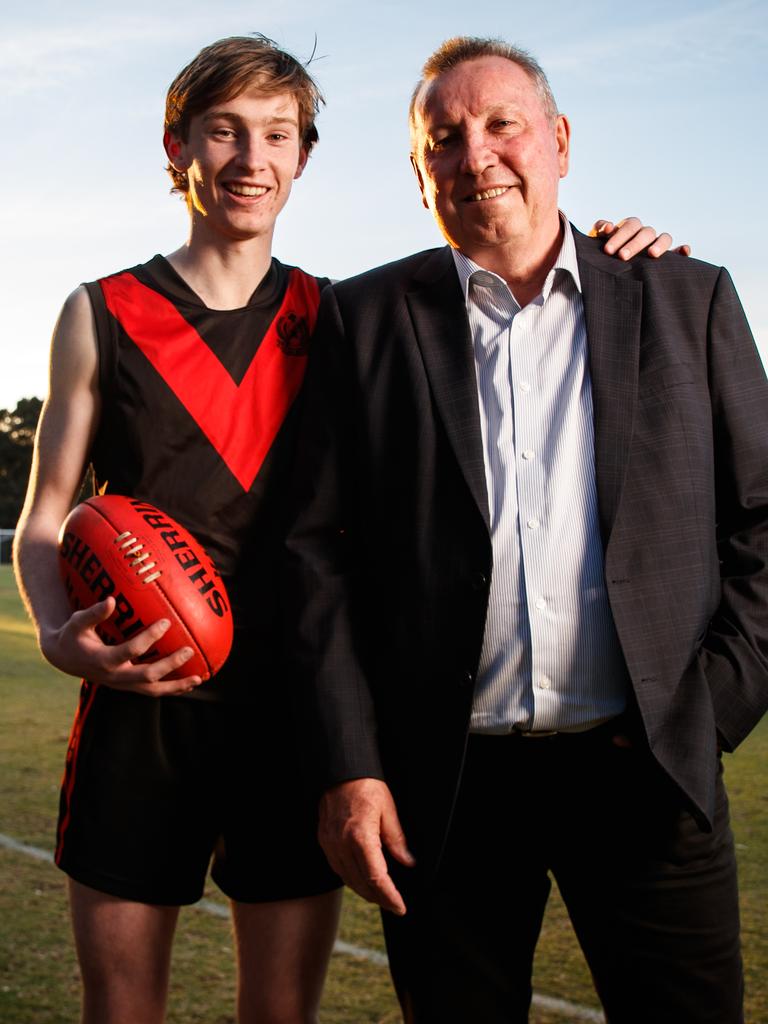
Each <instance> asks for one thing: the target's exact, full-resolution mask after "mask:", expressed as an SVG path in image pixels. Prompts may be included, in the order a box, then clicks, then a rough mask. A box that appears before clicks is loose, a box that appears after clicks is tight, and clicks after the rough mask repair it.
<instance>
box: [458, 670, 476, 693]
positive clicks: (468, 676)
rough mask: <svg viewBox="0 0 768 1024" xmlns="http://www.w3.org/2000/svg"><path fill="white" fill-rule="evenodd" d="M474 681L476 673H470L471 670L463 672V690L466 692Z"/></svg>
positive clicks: (461, 685)
mask: <svg viewBox="0 0 768 1024" xmlns="http://www.w3.org/2000/svg"><path fill="white" fill-rule="evenodd" d="M474 681H475V674H474V672H470V671H469V669H466V671H464V672H462V673H461V675H460V676H459V686H460V687H461V688H462V690H465V689H467V687H469V686H472V684H473V683H474Z"/></svg>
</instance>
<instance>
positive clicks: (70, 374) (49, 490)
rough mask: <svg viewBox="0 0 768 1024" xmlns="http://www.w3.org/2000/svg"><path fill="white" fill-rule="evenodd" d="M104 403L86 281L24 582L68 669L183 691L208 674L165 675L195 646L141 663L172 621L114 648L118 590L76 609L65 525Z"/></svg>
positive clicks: (22, 551) (50, 424)
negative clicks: (111, 631)
mask: <svg viewBox="0 0 768 1024" xmlns="http://www.w3.org/2000/svg"><path fill="white" fill-rule="evenodd" d="M100 405H101V401H100V395H99V390H98V350H97V344H96V329H95V324H94V319H93V311H92V309H91V303H90V300H89V298H88V294H87V292H86V290H85V289H84V288H78V289H77V290H76V291H74V292H73V293H72V295H70V297H69V298H68V299H67V301H66V302H65V304H64V308H63V309H62V311H61V315H60V317H59V321H58V323H57V325H56V329H55V331H54V336H53V345H52V348H51V373H50V391H49V396H48V398H47V399H46V401H45V404H44V406H43V411H42V414H41V417H40V424H39V426H38V431H37V437H36V440H35V452H34V458H33V462H32V473H31V475H30V480H29V487H28V490H27V496H26V500H25V503H24V509H23V511H22V514H21V519H20V520H19V525H18V529H17V532H16V545H15V555H14V559H15V566H16V578H17V580H18V583H19V589H20V590H21V593H22V596H23V598H24V601H25V603H26V605H27V608H28V610H29V613H30V615H31V617H32V620H33V622H34V624H35V627H36V629H37V636H38V642H39V644H40V650H41V651H42V653H43V655H44V656H45V657H46V659H47V660H48V661H49V662H50V663H51V664H52V665H54V666H55V667H56V668H58V669H60V670H61V671H62V672H67V673H69V674H70V675H75V676H82V677H84V678H86V679H89V680H91V681H92V682H96V683H103V684H105V685H107V686H112V687H115V688H116V689H126V690H134V691H136V692H137V693H145V694H153V695H156V696H162V695H164V694H175V693H181V692H184V691H186V690H189V689H191V688H192V687H193V686H194V685H196V684H197V683H199V681H200V679H199V677H197V676H192V677H189V678H187V679H177V680H171V681H167V682H159V681H158V680H160V679H162V677H163V676H165V675H167V674H168V673H169V672H171V671H172V670H173V669H175V668H178V667H179V666H180V665H183V664H184V662H185V661H187V660H188V658H189V657H190V655H191V653H192V652H191V651H188V649H187V648H183V649H182V650H181V651H176V652H175V653H174V654H172V655H170V656H169V657H167V658H163V659H162V660H160V661H157V662H154V663H152V664H148V665H134V664H133V663H132V659H134V658H136V657H139V656H140V655H142V654H144V653H145V651H147V650H149V649H150V648H151V646H152V644H153V643H154V642H155V641H156V640H157V639H158V638H159V637H160V636H162V634H163V633H164V632H165V630H166V629H167V624H166V623H163V622H162V621H161V622H156V623H153V624H152V625H151V626H150V627H149V628H147V629H146V630H144V631H143V632H142V633H139V634H138V635H137V636H135V637H133V638H131V640H130V641H128V642H126V643H124V644H120V645H118V646H115V647H109V646H107V645H106V644H104V643H102V641H101V640H100V639H99V637H98V635H97V634H96V631H95V626H96V625H98V623H99V622H103V621H104V620H105V619H107V618H108V617H109V616H110V615H111V614H112V611H113V610H114V598H112V597H108V598H107V599H106V600H104V601H99V602H98V604H96V605H94V606H93V607H92V608H89V609H86V610H85V611H81V612H75V613H74V614H73V613H72V612H71V609H70V607H69V602H68V600H67V595H66V592H65V590H64V585H63V583H62V582H61V579H60V577H59V567H58V561H57V539H58V533H59V528H60V527H61V524H62V522H63V521H64V519H65V518H66V515H67V513H68V512H69V510H70V509H71V508H72V505H73V504H74V502H75V499H76V497H77V494H78V491H79V489H80V485H81V482H82V479H83V474H84V472H85V468H86V466H87V464H88V460H89V453H90V449H91V444H92V443H93V439H94V436H95V434H96V429H97V427H98V423H99V414H100ZM187 652H188V653H187Z"/></svg>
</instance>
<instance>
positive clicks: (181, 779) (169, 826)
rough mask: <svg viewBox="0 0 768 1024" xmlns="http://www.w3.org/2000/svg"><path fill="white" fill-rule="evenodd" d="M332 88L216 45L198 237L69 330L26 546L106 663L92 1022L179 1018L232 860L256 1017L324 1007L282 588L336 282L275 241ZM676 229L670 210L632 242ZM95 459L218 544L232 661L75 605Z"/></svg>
mask: <svg viewBox="0 0 768 1024" xmlns="http://www.w3.org/2000/svg"><path fill="white" fill-rule="evenodd" d="M320 99H321V97H320V94H319V92H318V89H317V86H316V85H315V83H314V82H313V81H312V79H311V78H310V77H309V75H308V74H307V73H306V71H305V69H304V68H303V67H302V66H301V65H300V64H298V63H297V62H296V61H295V60H294V58H292V57H291V56H289V55H288V54H286V53H284V52H283V51H281V50H280V49H278V48H277V47H276V46H275V45H274V44H273V43H272V42H271V41H269V40H267V39H264V38H261V37H256V38H233V39H225V40H221V41H220V42H217V43H214V44H213V45H212V46H209V47H206V48H205V49H204V50H203V51H202V52H201V53H200V54H199V55H198V56H197V57H196V58H195V60H194V61H192V63H191V64H190V65H189V66H188V67H187V68H185V69H184V70H183V71H182V72H181V73H180V74H179V76H178V77H177V78H176V80H175V81H174V83H173V84H172V85H171V87H170V90H169V93H168V99H167V106H166V134H165V140H164V141H165V148H166V152H167V154H168V159H169V171H170V174H171V176H172V178H173V182H174V186H175V189H176V190H178V191H180V192H183V193H184V194H185V195H186V197H187V202H188V207H189V214H190V236H189V240H188V242H187V243H186V244H185V245H183V246H182V247H181V248H179V249H178V250H176V251H175V252H173V253H171V254H170V256H168V257H167V258H163V257H160V256H156V257H154V258H153V259H152V260H150V261H149V262H148V263H146V264H144V265H142V266H139V267H134V268H133V269H132V270H129V271H125V272H123V273H120V274H116V275H112V276H110V277H107V278H104V279H103V280H100V281H98V282H96V283H94V284H89V285H86V286H84V287H81V288H79V289H77V291H75V292H74V293H73V295H72V296H70V298H69V299H68V300H67V302H66V304H65V306H64V309H63V311H62V314H61V318H60V320H59V323H58V326H57V328H56V332H55V337H54V343H53V354H52V366H51V390H50V395H49V398H48V400H47V402H46V405H45V410H44V414H43V417H42V420H41V424H40V430H39V434H38V442H37V452H36V459H35V466H34V469H33V473H32V478H31V483H30V489H29V496H28V499H27V504H26V507H25V512H24V515H23V517H22V520H21V523H20V526H19V534H18V547H17V560H18V561H17V567H18V573H19V579H20V581H21V583H22V586H23V590H24V592H25V595H26V599H27V603H28V605H29V608H30V610H31V613H32V616H33V618H34V620H35V623H36V626H37V630H38V636H39V641H40V646H41V649H42V651H43V654H44V655H45V657H46V658H47V659H48V660H49V661H50V662H51V663H52V664H53V665H55V666H56V667H57V668H59V669H61V670H62V671H64V672H68V673H70V674H72V675H76V676H81V677H83V678H84V679H86V680H87V682H85V683H84V684H83V688H82V694H81V702H80V708H79V711H78V715H77V718H76V721H75V726H74V728H73V733H72V740H71V743H70V749H69V753H68V761H67V771H66V776H65V782H64V786H63V789H62V796H61V814H60V821H59V831H58V845H57V853H56V859H57V863H58V864H59V866H60V867H61V868H62V869H63V870H65V871H66V872H67V873H68V874H69V876H70V899H71V906H72V918H73V923H74V930H75V937H76V943H77V950H78V956H79V959H80V965H81V970H82V976H83V982H84V1010H83V1020H84V1022H85V1024H123V1022H130V1024H136V1022H137V1021H140V1022H142V1024H156V1022H160V1021H161V1020H162V1019H163V1016H164V1008H165V1002H166V993H167V986H168V975H169V965H170V955H171V944H172V939H173V932H174V928H175V925H176V920H177V916H178V908H179V906H180V905H182V904H188V903H192V902H194V901H196V900H197V899H199V898H200V896H201V894H202V892H203V885H204V880H205V876H206V872H207V867H208V863H209V860H210V859H211V857H213V869H212V876H213V878H214V880H215V881H216V882H217V884H218V885H219V886H220V888H221V889H222V890H223V891H224V892H225V893H226V894H227V895H228V896H229V897H230V898H231V900H232V908H233V917H234V925H235V930H236V938H237V955H238V966H239V991H238V1004H239V1005H238V1015H239V1020H240V1021H241V1024H252V1022H256V1021H259V1022H271V1021H274V1022H278V1021H279V1022H281V1024H285V1022H295V1024H307V1022H310V1021H314V1020H315V1019H316V1016H317V1007H318V1002H319V998H320V992H321V988H322V982H323V977H324V973H325V969H326V966H327V962H328V957H329V955H330V952H331V947H332V943H333V937H334V933H335V929H336V922H337V917H338V909H339V900H340V895H339V881H338V879H337V877H336V876H335V875H334V874H333V873H332V872H331V870H330V869H329V867H328V865H327V863H326V861H325V859H324V857H323V855H322V853H321V851H320V849H319V847H318V846H317V843H316V840H315V837H314V833H315V817H316V815H315V809H314V808H315V804H314V800H313V798H312V796H311V795H309V794H308V792H307V790H306V788H305V786H304V783H303V781H302V779H301V777H300V772H299V768H298V765H299V764H300V763H301V754H300V752H299V751H298V750H296V749H295V746H294V734H295V730H294V729H293V728H292V722H291V714H290V709H289V697H288V693H287V692H286V691H287V690H288V689H289V688H288V687H286V686H285V685H284V671H283V668H282V662H281V652H280V650H279V648H278V646H277V640H276V638H277V637H278V636H279V633H280V630H279V628H278V624H277V622H276V619H275V607H276V604H277V602H276V592H277V586H276V560H277V558H278V557H279V552H280V547H281V540H282V525H283V518H282V496H283V494H284V492H285V486H284V484H285V472H286V468H287V465H288V463H289V461H290V457H291V450H292V447H293V443H294V427H295V422H294V416H293V414H292V411H291V407H292V402H293V399H294V397H295V394H296V392H297V390H298V388H299V386H300V383H301V376H302V373H303V365H304V360H305V358H306V351H307V342H308V338H309V334H310V332H311V329H312V326H313V324H314V319H315V312H316V308H317V303H318V297H319V290H320V288H321V286H322V284H323V283H324V282H322V281H317V280H316V279H314V278H312V277H309V276H308V275H306V274H304V273H302V272H301V271H300V270H298V269H296V268H289V267H286V266H283V265H282V264H280V263H279V262H278V261H277V260H275V259H273V258H272V255H271V246H272V235H273V230H274V225H275V220H276V218H277V216H278V214H279V213H280V210H281V209H282V208H283V206H284V204H285V203H286V201H287V199H288V197H289V195H290V191H291V187H292V184H293V181H294V180H295V179H296V178H298V177H299V176H300V175H301V174H302V172H303V170H304V168H305V165H306V162H307V159H308V156H309V153H310V150H311V148H312V145H313V144H314V142H315V141H316V140H317V132H316V129H315V126H314V118H315V115H316V113H317V109H318V104H319V102H320ZM634 230H635V225H634V224H629V225H628V226H625V229H624V230H623V231H622V232H620V233H619V234H617V235H616V236H615V237H614V239H613V240H612V243H613V247H614V248H615V249H616V248H618V247H620V246H621V245H623V244H624V243H627V242H629V236H631V235H632V233H633V231H634ZM649 236H650V238H649ZM653 237H654V233H653V232H652V231H649V230H648V229H646V230H645V231H644V232H640V234H639V236H638V237H637V239H636V241H635V242H629V244H630V248H631V249H634V250H636V249H638V248H640V247H642V245H645V244H647V243H648V242H649V241H650V240H652V239H653ZM667 244H668V240H667V239H666V238H664V237H662V238H660V239H659V240H658V241H657V247H658V248H660V249H662V250H663V249H664V248H666V245H667ZM89 462H90V463H92V465H93V467H94V471H95V476H96V482H97V486H98V487H99V489H103V488H106V489H108V490H109V491H110V492H113V493H124V494H128V495H132V496H136V497H140V498H143V499H146V500H148V501H151V502H152V503H154V504H156V505H158V506H159V507H160V508H161V509H163V511H165V512H167V513H168V514H169V515H171V516H173V517H174V518H176V519H178V520H179V521H181V522H182V523H183V524H184V525H185V526H186V527H188V528H189V529H190V530H191V531H192V533H193V534H194V535H196V537H197V538H198V539H199V540H200V541H201V542H202V543H203V544H204V546H205V547H206V548H207V550H208V552H209V553H210V554H211V555H212V556H213V557H214V559H215V560H216V562H217V565H218V567H219V569H220V571H221V573H222V576H223V577H224V579H225V581H226V584H227V587H228V590H229V594H230V598H231V599H232V603H233V608H234V612H235V622H236V638H235V645H234V649H233V652H232V655H231V657H230V659H229V661H228V663H227V665H226V666H225V667H224V669H223V670H222V671H221V672H220V673H219V674H218V676H217V677H216V678H215V679H213V680H211V681H210V682H207V683H205V684H202V685H201V684H200V680H199V679H198V678H196V677H192V676H190V677H187V678H184V679H181V680H174V681H168V680H165V679H164V677H165V676H166V675H167V674H168V673H169V672H170V671H171V670H172V669H174V668H178V667H179V666H180V665H183V663H184V662H185V661H186V659H187V658H188V657H189V652H188V651H186V650H180V651H177V652H176V653H174V654H173V655H171V656H170V657H167V658H163V659H162V660H160V661H158V662H156V663H155V664H152V665H147V664H143V663H142V664H135V663H134V662H135V659H136V658H137V657H139V656H140V655H141V654H142V653H144V652H145V651H147V650H149V649H150V647H151V646H152V644H153V642H154V641H155V640H156V639H157V637H158V636H160V635H161V634H162V632H163V630H164V629H165V628H167V626H166V624H165V623H163V622H158V623H155V624H153V625H151V626H150V627H149V628H148V629H146V630H145V631H144V632H143V633H141V634H140V635H138V636H136V637H135V638H133V639H132V640H130V641H129V642H127V643H124V644H122V645H119V646H117V647H106V646H105V645H104V644H102V642H101V641H100V640H99V638H98V635H97V633H96V631H95V627H96V626H97V625H98V624H99V622H101V621H103V620H105V619H106V618H107V617H108V616H109V615H110V613H111V611H112V609H113V601H112V599H111V598H110V599H107V600H105V601H102V602H100V603H99V604H97V605H95V606H94V607H93V608H91V609H89V610H87V611H82V612H76V613H75V614H70V610H69V608H68V605H67V601H66V597H65V594H64V591H63V588H62V586H61V584H60V582H59V580H58V572H57V565H56V542H57V534H58V530H59V527H60V525H61V522H62V520H63V519H64V517H65V516H66V514H67V512H68V510H69V508H70V507H71V505H72V503H73V502H74V500H75V498H76V495H77V492H78V489H79V486H80V481H81V479H82V476H83V472H84V469H85V467H86V465H87V464H88V463H89ZM148 697H161V698H162V699H161V700H149V699H147V698H148Z"/></svg>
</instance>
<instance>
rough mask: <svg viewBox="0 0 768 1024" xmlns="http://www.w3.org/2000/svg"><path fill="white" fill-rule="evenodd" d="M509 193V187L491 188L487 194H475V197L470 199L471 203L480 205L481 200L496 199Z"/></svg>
mask: <svg viewBox="0 0 768 1024" xmlns="http://www.w3.org/2000/svg"><path fill="white" fill-rule="evenodd" d="M508 191H509V186H508V185H505V186H504V188H489V189H488V191H487V192H475V194H474V195H473V196H470V197H469V201H470V202H471V203H479V202H480V200H481V199H495V198H496V196H503V195H504V193H505V192H508Z"/></svg>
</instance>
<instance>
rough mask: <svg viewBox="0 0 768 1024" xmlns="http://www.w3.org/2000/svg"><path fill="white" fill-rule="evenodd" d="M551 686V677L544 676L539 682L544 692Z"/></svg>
mask: <svg viewBox="0 0 768 1024" xmlns="http://www.w3.org/2000/svg"><path fill="white" fill-rule="evenodd" d="M551 685H552V680H551V679H550V678H549V676H542V677H541V679H540V680H539V687H540V689H542V690H548V689H549V688H550V686H551Z"/></svg>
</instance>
